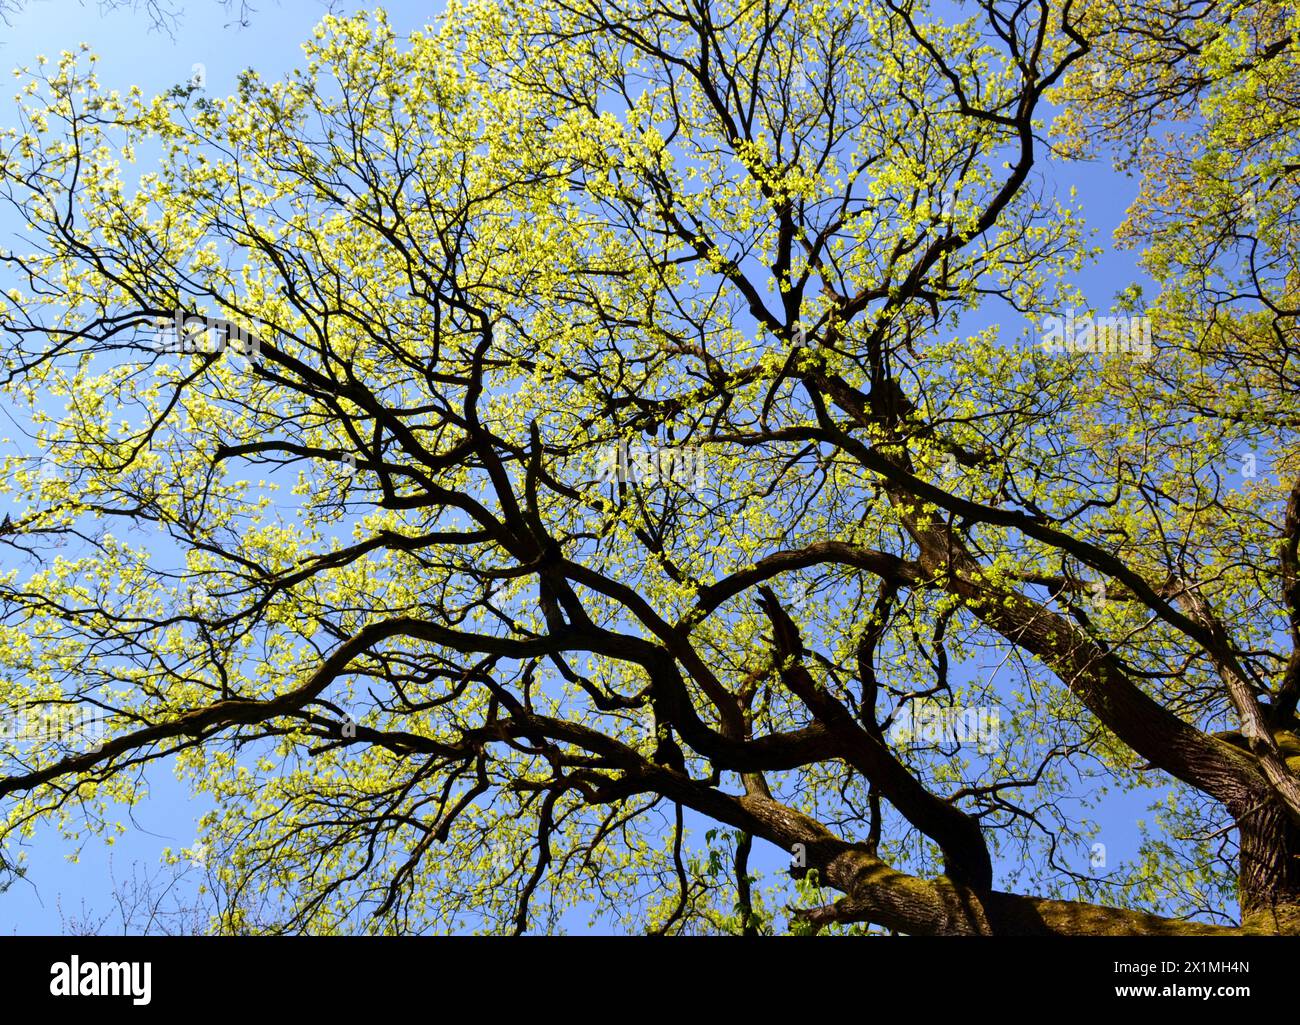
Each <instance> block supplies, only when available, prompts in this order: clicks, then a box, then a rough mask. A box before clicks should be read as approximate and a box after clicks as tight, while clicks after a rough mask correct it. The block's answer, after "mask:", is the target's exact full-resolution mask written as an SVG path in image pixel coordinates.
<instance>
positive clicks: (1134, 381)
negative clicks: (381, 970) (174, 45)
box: [0, 0, 1300, 934]
mask: <svg viewBox="0 0 1300 1025" xmlns="http://www.w3.org/2000/svg"><path fill="white" fill-rule="evenodd" d="M1297 18H1298V15H1297V12H1296V9H1295V6H1294V5H1292V4H1269V5H1262V4H1260V5H1257V4H1250V3H1241V2H1233V0H1224V2H1216V0H1201V2H1197V3H1192V4H1172V3H1169V2H1167V0H1150V2H1145V3H1135V4H1124V5H1119V6H1118V7H1117V5H1113V4H1109V3H1103V2H1100V0H1097V2H1092V0H1084V2H1082V3H1080V2H1074V0H1036V2H1032V3H1004V2H1000V0H983V2H962V3H954V4H927V3H923V2H920V0H884V2H882V3H879V4H874V3H873V4H866V5H858V4H833V3H828V2H825V0H790V2H788V3H786V4H784V5H779V6H772V5H765V4H756V3H751V2H749V0H725V2H711V0H685V2H680V3H679V2H670V3H664V4H658V5H653V6H647V5H644V4H635V3H621V2H601V3H590V2H587V0H545V2H543V3H519V2H516V0H496V2H491V3H489V2H465V3H461V2H456V3H452V4H451V5H449V8H448V10H447V12H446V14H445V16H443V17H442V18H440V19H439V20H438V21H437V22H436V23H435V24H433V25H431V26H430V27H429V28H428V29H427V30H425V31H424V32H421V33H416V34H414V35H411V36H409V37H408V36H399V35H398V34H397V33H395V32H394V30H393V29H392V28H391V27H390V25H389V23H388V20H387V18H386V17H385V15H384V14H383V13H382V12H381V11H376V12H374V13H370V14H363V15H357V16H355V17H348V18H344V17H333V16H331V17H328V18H326V19H325V20H324V21H323V22H322V23H321V25H320V27H319V29H318V30H317V31H316V33H315V36H314V38H313V39H312V40H310V41H309V42H308V43H307V44H306V46H305V61H304V66H303V67H302V69H301V70H299V71H297V72H295V73H294V74H292V75H290V76H287V77H285V78H283V79H282V80H266V79H264V78H263V77H262V76H261V75H259V74H258V73H257V72H255V71H252V70H250V71H248V72H246V73H245V74H244V75H243V76H242V78H241V80H240V83H239V88H238V91H237V92H236V94H235V95H232V96H229V97H224V98H223V97H209V96H207V95H206V94H205V93H204V92H203V91H202V90H201V89H199V88H197V87H195V86H192V85H191V86H185V87H178V88H176V89H175V90H173V91H172V92H170V93H169V94H167V95H163V96H156V97H150V96H146V95H144V94H143V93H141V92H140V91H139V90H131V91H128V92H120V91H115V90H111V89H105V88H103V87H102V86H101V84H100V83H99V81H98V79H97V77H96V73H95V58H94V55H93V54H90V53H86V52H78V53H65V54H64V55H62V56H61V57H60V58H59V59H58V60H57V62H55V63H54V64H52V65H46V64H42V65H39V66H37V67H35V68H34V69H29V70H27V71H25V72H24V73H23V76H22V79H21V80H22V82H23V96H24V103H23V120H22V122H21V123H20V124H19V125H17V126H16V127H14V128H13V129H11V130H9V131H8V132H7V133H6V134H5V135H4V136H3V140H2V142H0V147H2V148H0V154H2V155H0V182H2V183H3V195H4V198H5V199H6V200H7V201H8V205H9V207H10V210H11V214H10V216H13V217H18V218H21V219H22V221H23V222H24V223H25V224H26V226H27V228H28V235H27V237H26V238H24V239H22V240H21V242H22V244H23V246H24V247H25V248H20V249H10V248H6V249H5V250H4V251H3V253H0V257H2V258H3V266H4V267H5V271H4V277H5V279H6V280H5V281H4V289H5V291H4V295H3V300H2V303H0V328H2V329H3V331H4V333H5V337H6V339H7V340H8V343H9V344H8V345H7V347H6V359H5V372H4V377H3V393H4V397H5V403H6V406H7V407H9V409H11V410H13V411H14V414H15V415H18V413H19V412H21V414H22V415H23V416H25V417H26V418H27V420H28V421H29V422H30V423H31V424H32V425H33V426H34V429H35V431H36V439H37V442H38V445H39V448H38V455H39V458H38V457H36V456H32V455H31V453H30V452H27V453H23V452H20V451H18V450H16V449H13V448H12V446H11V450H10V451H9V452H8V454H7V455H6V461H5V474H4V487H5V490H6V493H7V495H8V496H9V497H10V498H11V500H12V504H13V508H14V512H13V513H12V514H11V517H10V518H9V519H7V520H6V522H5V524H4V526H3V527H2V528H0V531H3V532H2V533H0V541H2V542H3V543H4V545H5V546H6V547H7V548H8V550H9V551H10V552H11V553H12V556H11V558H10V562H9V567H8V570H7V572H6V574H5V575H4V577H3V578H0V670H2V673H0V706H4V707H6V708H8V709H10V710H17V709H22V710H24V714H25V715H26V716H27V720H26V721H29V722H30V721H32V718H33V716H38V717H43V718H41V721H42V722H44V723H46V725H47V726H48V725H49V723H51V722H57V723H58V724H62V725H68V724H71V725H72V726H75V728H71V726H70V727H69V728H59V729H51V728H46V729H43V730H42V731H39V736H37V737H33V736H31V735H30V731H29V735H26V736H10V737H8V738H5V739H3V740H0V797H2V798H3V803H0V856H3V857H4V859H5V860H4V865H5V866H7V868H8V870H10V871H13V870H16V869H17V868H18V866H19V865H20V856H21V851H22V847H23V844H24V842H25V841H26V839H27V838H29V837H31V836H32V835H33V834H34V832H35V831H36V830H37V828H38V827H39V826H40V825H41V824H42V823H48V822H53V823H57V824H59V825H61V826H62V828H64V829H65V830H67V831H69V832H72V833H75V832H79V831H81V830H85V829H91V830H106V831H108V832H110V833H111V832H112V831H113V830H114V829H121V828H122V827H121V826H119V825H115V820H116V818H117V817H118V810H119V809H120V807H121V806H122V805H124V804H125V805H130V804H133V803H135V802H138V801H141V800H145V799H146V798H147V783H146V777H145V773H144V768H145V766H146V765H148V764H149V763H153V762H160V763H166V764H169V765H175V766H176V768H177V769H178V771H179V772H181V773H182V774H183V775H184V777H185V778H186V779H187V780H188V781H189V782H190V784H191V785H192V786H193V787H194V788H195V790H196V792H197V793H199V794H201V795H203V797H204V799H205V800H207V801H210V802H211V806H212V808H213V810H212V811H211V812H210V813H209V814H207V815H206V816H205V819H204V823H203V836H202V842H203V843H204V845H205V846H206V849H207V850H208V851H209V852H210V853H209V858H208V861H209V864H211V865H212V866H213V869H212V873H213V879H212V883H211V885H212V887H213V898H214V905H213V913H212V928H214V929H216V930H219V931H227V932H284V931H308V932H341V931H348V932H358V931H359V932H414V931H435V932H441V931H451V930H455V929H458V928H478V929H485V930H492V931H525V930H527V931H536V932H545V931H550V930H554V929H557V928H560V927H561V926H562V925H563V924H564V916H565V915H566V913H568V912H570V910H571V909H573V908H575V907H581V908H584V909H587V910H588V911H589V913H592V914H595V915H598V916H601V918H602V919H603V920H604V921H606V922H612V923H616V924H617V925H618V927H620V928H624V929H628V930H632V931H651V932H658V933H693V932H694V933H698V932H709V933H714V932H729V933H760V932H770V931H774V930H780V929H785V928H792V929H795V930H812V931H819V930H823V929H831V930H853V931H868V930H880V929H885V930H891V931H895V932H902V933H911V934H960V933H993V934H1003V933H1055V934H1070V933H1093V932H1095V933H1132V934H1137V933H1195V932H1204V933H1232V932H1243V933H1244V932H1265V933H1275V932H1286V933H1295V932H1300V736H1297V734H1300V722H1298V721H1297V718H1296V705H1297V699H1298V698H1300V576H1298V571H1297V544H1298V543H1300V463H1298V462H1297V455H1298V454H1297V452H1296V451H1295V449H1294V445H1293V437H1294V434H1293V432H1294V428H1295V426H1296V422H1297V416H1298V415H1300V407H1297V395H1298V394H1300V393H1298V391H1297V388H1296V387H1295V383H1296V381H1295V375H1296V373H1297V365H1296V359H1297V348H1296V346H1297V335H1296V313H1297V307H1296V298H1297V295H1298V294H1300V278H1298V277H1297V272H1296V262H1295V261H1296V257H1295V254H1296V252H1297V246H1296V241H1297V239H1296V237H1295V232H1296V212H1295V211H1296V203H1295V200H1296V195H1295V193H1296V188H1297V170H1298V169H1300V156H1298V155H1297V133H1296V129H1295V120H1294V119H1295V112H1296V110H1297V95H1296V90H1297V83H1298V82H1300V75H1297V67H1296V65H1297V58H1298V51H1297V43H1296V35H1297V28H1298V27H1300V24H1298V21H1297ZM1106 158H1113V159H1115V160H1117V161H1118V162H1119V165H1120V166H1121V167H1122V168H1126V169H1128V170H1129V171H1130V172H1132V173H1135V174H1138V175H1140V181H1141V187H1140V193H1139V195H1138V198H1137V201H1136V202H1135V204H1134V206H1133V208H1132V210H1131V211H1130V214H1129V217H1128V219H1127V221H1126V222H1125V225H1124V227H1123V229H1122V230H1121V232H1120V233H1119V236H1118V243H1119V244H1121V245H1129V246H1133V247H1137V248H1139V249H1140V250H1141V261H1142V266H1143V268H1144V270H1145V271H1146V273H1147V274H1148V275H1149V278H1150V281H1151V282H1154V294H1152V295H1151V296H1148V295H1147V294H1146V291H1149V290H1150V288H1148V289H1147V290H1144V289H1143V288H1142V287H1140V284H1139V283H1138V282H1134V283H1133V284H1132V287H1130V288H1127V289H1125V290H1124V291H1123V292H1122V293H1121V294H1120V295H1119V296H1118V297H1116V298H1115V299H1114V300H1113V303H1112V300H1111V299H1110V297H1106V298H1105V299H1104V300H1102V299H1101V298H1099V297H1096V296H1090V295H1086V294H1085V292H1084V290H1083V289H1082V287H1081V286H1080V277H1081V274H1082V272H1083V271H1084V269H1085V268H1086V267H1087V266H1088V264H1089V262H1090V261H1092V260H1094V259H1095V258H1096V257H1097V256H1099V255H1100V254H1101V253H1103V252H1104V249H1103V248H1102V247H1100V246H1098V244H1097V242H1096V239H1095V238H1094V237H1093V236H1092V234H1091V232H1090V230H1089V228H1088V225H1087V223H1086V221H1085V217H1084V211H1083V210H1082V209H1081V206H1080V204H1079V203H1078V201H1077V200H1076V198H1075V197H1074V196H1073V195H1072V193H1071V190H1070V189H1068V187H1063V186H1062V184H1061V183H1062V182H1063V181H1067V182H1068V179H1069V175H1070V174H1071V168H1075V167H1077V166H1079V165H1078V163H1077V162H1078V161H1082V160H1087V159H1106ZM1106 304H1111V305H1109V306H1108V305H1106ZM1049 322H1050V324H1054V325H1055V327H1054V328H1053V327H1050V326H1049ZM1066 322H1068V323H1069V325H1070V328H1069V331H1070V332H1071V333H1073V332H1074V331H1075V326H1076V325H1077V324H1079V323H1084V322H1086V323H1087V325H1088V334H1087V337H1088V338H1089V341H1088V342H1087V343H1083V342H1080V341H1079V340H1078V338H1077V337H1074V338H1073V342H1074V344H1072V345H1069V346H1066V347H1065V349H1064V351H1061V347H1060V346H1057V347H1055V349H1053V347H1052V346H1048V345H1044V344H1043V342H1044V338H1045V335H1046V334H1047V333H1049V332H1050V331H1052V330H1058V331H1059V330H1060V328H1061V325H1062V324H1063V323H1066ZM1126 331H1127V332H1129V333H1128V334H1127V335H1125V332H1126ZM1144 332H1145V333H1144ZM1117 334H1118V335H1120V336H1122V337H1121V344H1109V343H1113V342H1114V341H1115V336H1116V335H1117ZM28 556H39V558H29V557H28ZM1153 788H1163V792H1162V796H1161V797H1160V798H1159V802H1158V806H1157V808H1156V811H1155V815H1154V817H1153V818H1152V819H1151V820H1150V821H1149V822H1144V823H1143V827H1142V828H1143V836H1142V843H1141V849H1140V854H1139V856H1138V857H1137V858H1136V859H1133V860H1131V861H1128V862H1125V863H1123V864H1121V865H1114V864H1111V865H1109V866H1106V865H1104V857H1103V859H1102V862H1103V864H1102V865H1101V866H1100V869H1099V867H1098V866H1097V864H1096V862H1095V861H1094V862H1093V865H1092V866H1091V867H1090V863H1089V859H1090V857H1092V856H1093V855H1092V853H1091V852H1094V851H1095V850H1096V848H1095V847H1094V844H1095V843H1097V842H1098V841H1099V839H1100V841H1104V840H1105V836H1104V835H1102V836H1101V837H1100V838H1099V837H1098V835H1097V832H1096V823H1095V816H1096V815H1098V814H1103V813H1104V811H1105V809H1106V808H1107V806H1108V803H1109V802H1112V801H1115V800H1117V799H1121V798H1124V797H1125V795H1128V796H1129V797H1130V798H1131V797H1133V796H1134V795H1146V794H1151V793H1154V792H1155V791H1154V790H1153ZM755 840H758V841H760V844H761V845H774V846H775V847H776V848H778V849H779V850H780V852H781V854H780V860H781V864H782V870H780V871H767V872H764V871H762V870H760V869H757V868H754V867H753V865H751V861H753V862H754V863H755V864H757V863H758V862H759V861H761V858H760V857H759V853H760V850H761V849H762V847H761V846H760V845H756V844H755V843H754V841H755ZM786 862H788V863H789V869H788V871H786V870H784V865H785V864H786Z"/></svg>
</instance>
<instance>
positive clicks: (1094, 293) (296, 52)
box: [0, 0, 1146, 933]
mask: <svg viewBox="0 0 1300 1025" xmlns="http://www.w3.org/2000/svg"><path fill="white" fill-rule="evenodd" d="M179 2H180V3H183V5H184V7H185V10H184V12H183V14H182V16H181V18H180V21H179V22H178V23H177V24H176V25H175V27H174V30H173V32H172V33H171V34H170V35H169V34H166V33H161V32H158V31H154V30H151V29H150V27H149V19H148V17H147V15H146V14H145V13H143V12H141V11H133V10H130V9H127V10H118V11H109V12H106V13H105V12H101V11H100V9H99V5H98V4H96V3H94V2H88V3H85V4H78V3H75V2H72V0H33V2H31V3H30V5H29V6H28V8H27V9H26V10H25V11H24V12H22V13H20V14H18V15H17V16H15V17H14V18H13V20H12V24H11V25H10V27H9V28H8V29H7V30H5V29H3V27H0V64H3V65H4V67H5V68H6V69H8V68H13V67H14V66H18V65H28V64H30V62H31V61H32V59H33V58H34V57H35V56H36V55H37V54H46V55H48V56H50V57H54V56H55V55H57V54H58V53H59V52H60V51H62V50H65V49H73V48H75V47H76V46H77V44H79V43H81V42H83V41H84V42H86V43H88V44H90V46H91V47H92V49H94V50H95V51H96V52H97V53H98V54H99V56H100V66H99V75H100V79H101V81H102V82H103V84H104V85H105V86H106V87H115V88H120V89H123V90H125V89H126V88H127V87H129V86H131V85H134V84H138V85H140V86H141V87H142V88H143V89H144V90H145V91H146V92H152V91H162V90H165V89H166V88H168V87H170V86H172V85H174V84H177V83H180V82H183V81H186V80H188V79H189V78H190V75H191V72H192V68H193V66H194V65H195V64H202V65H204V67H205V69H206V74H207V90H208V91H209V92H210V93H213V94H221V95H225V94H226V93H228V92H231V91H233V89H234V87H235V79H236V75H237V73H238V72H239V71H240V70H241V69H243V68H245V67H249V66H252V67H255V68H257V69H258V70H259V71H260V72H261V73H262V74H263V75H264V76H265V77H267V78H270V77H273V76H275V75H277V74H278V73H280V72H282V71H284V70H286V69H288V68H290V67H293V66H295V65H296V64H297V63H298V62H299V61H300V58H301V51H300V49H299V45H300V42H301V41H302V40H304V39H306V38H308V37H309V35H310V33H311V29H312V27H313V26H314V24H315V23H316V22H317V21H318V20H319V18H320V17H321V16H322V15H323V14H324V13H325V12H326V4H324V3H322V2H319V0H284V2H281V3H273V2H269V0H261V2H258V3H256V4H255V9H254V11H253V13H252V14H251V18H250V25H249V26H248V27H246V28H241V27H239V26H237V25H233V24H231V22H232V15H231V13H230V12H229V11H227V10H226V9H225V8H224V7H223V6H222V5H220V4H219V3H217V2H216V0H179ZM440 6H441V4H440V3H432V4H430V3H406V2H399V3H393V4H389V5H387V9H388V11H389V14H390V20H391V21H392V23H393V25H394V26H395V27H396V28H397V29H399V30H402V29H409V28H415V27H418V26H420V25H422V24H424V23H425V22H426V21H427V20H428V19H429V18H430V17H431V16H432V15H433V14H434V13H436V10H437V9H438V8H440ZM9 80H10V81H12V79H9ZM12 110H13V108H12V102H11V99H10V98H9V97H8V96H6V97H4V98H3V99H0V118H3V120H4V121H5V123H9V122H10V120H11V114H12ZM1070 179H1071V181H1072V183H1073V184H1075V185H1076V186H1077V187H1078V189H1079V194H1080V198H1081V200H1082V201H1083V203H1084V208H1085V211H1086V213H1087V215H1088V217H1089V221H1090V223H1091V224H1092V225H1093V226H1094V227H1096V228H1097V229H1098V230H1099V232H1100V239H1101V241H1102V242H1103V243H1106V242H1108V240H1109V235H1110V232H1111V230H1112V229H1113V228H1114V226H1115V225H1116V224H1117V223H1118V222H1119V220H1120V218H1121V217H1122V215H1123V211H1124V207H1125V206H1126V204H1127V203H1128V202H1129V201H1130V200H1131V199H1132V197H1133V195H1134V193H1135V190H1136V182H1135V181H1134V180H1132V179H1128V178H1124V177H1121V176H1118V175H1115V174H1114V173H1113V172H1111V171H1110V169H1109V168H1108V167H1107V166H1106V165H1105V164H1096V165H1092V166H1089V167H1080V166H1078V165H1075V166H1074V167H1073V168H1072V169H1071V171H1070ZM1066 184H1068V183H1066ZM1139 278H1140V275H1138V274H1137V272H1136V270H1135V268H1134V266H1133V259H1132V254H1130V253H1118V252H1113V253H1111V254H1110V255H1108V256H1107V257H1106V258H1105V259H1104V260H1103V261H1102V262H1101V263H1100V264H1099V265H1097V266H1096V267H1094V268H1092V269H1090V270H1089V271H1088V272H1087V274H1086V275H1084V276H1083V277H1082V279H1081V281H1080V284H1081V285H1082V286H1083V288H1084V291H1085V293H1086V294H1087V295H1089V297H1090V298H1091V300H1092V301H1093V302H1094V303H1095V304H1096V305H1098V306H1103V305H1106V304H1108V303H1109V301H1110V299H1111V297H1112V296H1113V294H1114V293H1115V292H1116V291H1117V290H1118V289H1120V288H1121V287H1123V286H1124V285H1126V284H1128V283H1129V282H1131V281H1133V280H1137V279H1139ZM1020 329H1021V328H1020V326H1019V325H1016V326H1013V327H1011V329H1010V330H1009V331H1008V334H1009V335H1012V336H1014V334H1015V333H1016V331H1018V330H1020ZM149 779H150V781H151V785H152V787H153V796H152V798H151V799H150V800H148V801H147V802H145V803H143V804H141V805H140V806H138V807H137V808H136V809H134V811H133V814H132V828H131V830H130V832H129V833H128V834H127V836H126V837H124V838H123V839H122V840H120V841H119V842H118V843H117V844H116V846H115V847H114V848H113V850H112V871H113V873H114V874H115V875H116V877H117V878H118V879H119V880H121V879H123V878H125V877H129V876H130V875H131V872H132V864H133V863H136V865H137V866H138V868H141V869H147V870H149V871H151V872H157V871H158V866H159V859H160V856H161V852H162V850H163V848H165V847H172V848H181V847H185V846H188V845H190V844H191V843H193V841H194V832H195V822H196V819H197V818H198V815H199V813H200V811H201V809H200V808H199V807H198V806H196V805H194V804H192V803H190V801H189V800H188V794H187V792H186V790H185V789H184V788H182V787H181V786H180V785H179V784H177V783H176V782H175V780H174V779H173V777H172V775H171V772H170V769H169V767H165V766H157V767H154V768H153V769H152V770H151V771H150V775H149ZM1145 804H1146V802H1145V801H1144V800H1139V799H1134V798H1129V799H1125V800H1122V801H1119V802H1115V803H1110V804H1107V805H1106V806H1105V807H1104V809H1103V810H1104V818H1103V833H1102V839H1103V840H1104V841H1105V842H1106V844H1107V848H1108V856H1109V859H1110V860H1111V863H1112V864H1114V863H1115V862H1117V861H1118V860H1120V859H1121V858H1125V857H1129V856H1132V855H1133V854H1134V853H1135V852H1136V833H1135V829H1134V820H1135V819H1136V818H1137V817H1139V816H1140V815H1142V813H1143V811H1144V806H1145ZM71 850H72V847H71V845H70V844H68V843H67V842H66V841H64V840H62V839H61V838H60V837H59V836H58V835H57V833H56V832H55V831H53V830H45V831H43V832H42V834H41V835H40V837H39V838H38V840H37V841H36V842H35V843H34V844H33V845H32V846H31V847H30V848H29V849H28V852H27V853H28V857H29V875H28V878H27V880H26V881H25V882H19V883H17V884H15V885H14V887H13V888H12V889H10V890H9V891H8V892H7V893H5V894H2V895H0V932H5V933H10V932H13V933H57V932H61V931H63V929H64V928H65V925H64V921H63V916H69V915H79V914H80V912H81V906H82V903H83V902H84V904H85V906H86V908H87V909H89V910H91V911H97V912H100V913H104V912H108V911H109V910H110V909H111V898H110V895H111V892H112V889H113V884H112V882H111V880H110V862H109V851H108V849H106V848H105V846H104V845H103V843H102V841H100V840H98V839H94V838H91V839H90V840H89V841H88V842H87V843H86V844H85V847H84V849H83V850H82V853H81V858H80V862H79V863H78V864H71V863H69V862H68V860H67V855H68V854H69V853H70V852H71ZM785 860H786V855H785V854H784V853H783V852H778V851H775V850H773V849H771V848H770V847H769V848H766V849H765V850H762V851H760V850H758V849H756V850H755V857H754V863H755V867H756V868H763V869H767V870H773V869H777V868H779V867H780V866H781V865H782V864H783V863H784V861H785ZM1076 867H1078V868H1079V869H1081V870H1086V866H1083V865H1080V866H1076ZM569 924H570V927H571V928H573V929H574V930H579V929H581V928H582V927H583V921H582V920H580V917H578V916H571V919H570V923H569Z"/></svg>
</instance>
